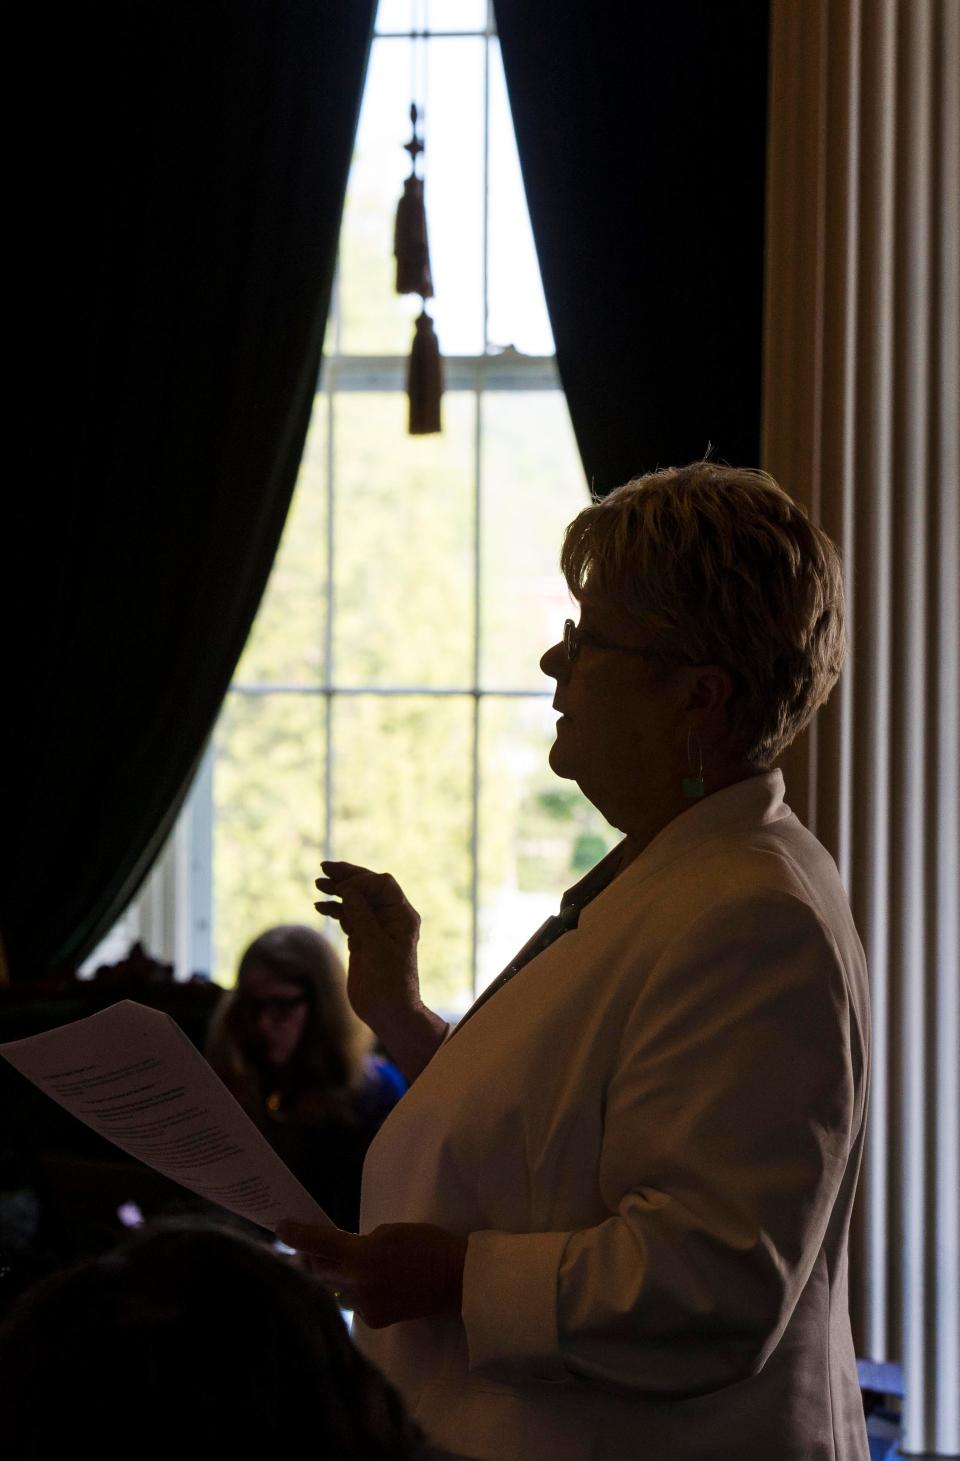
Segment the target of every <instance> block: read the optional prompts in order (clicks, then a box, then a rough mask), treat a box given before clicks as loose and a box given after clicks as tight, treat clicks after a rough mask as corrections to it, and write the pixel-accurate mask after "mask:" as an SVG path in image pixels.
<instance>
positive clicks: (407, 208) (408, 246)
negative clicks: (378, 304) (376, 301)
mask: <svg viewBox="0 0 960 1461" xmlns="http://www.w3.org/2000/svg"><path fill="white" fill-rule="evenodd" d="M393 252H394V254H395V255H396V259H397V293H398V294H419V295H420V296H421V298H422V299H431V298H432V297H433V279H432V277H431V274H430V245H429V244H428V242H427V212H426V209H425V207H424V205H423V178H418V177H414V175H413V174H412V173H411V175H410V176H409V177H408V178H407V179H406V180H405V182H404V184H403V197H402V198H401V199H400V202H399V203H398V204H397V221H396V224H395V225H394V230H393Z"/></svg>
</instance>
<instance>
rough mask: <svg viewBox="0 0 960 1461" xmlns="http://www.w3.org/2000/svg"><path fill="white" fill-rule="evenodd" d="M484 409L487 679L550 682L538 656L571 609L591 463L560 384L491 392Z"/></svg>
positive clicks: (503, 684)
mask: <svg viewBox="0 0 960 1461" xmlns="http://www.w3.org/2000/svg"><path fill="white" fill-rule="evenodd" d="M482 413H483V416H482V424H483V434H482V457H481V462H482V465H481V500H482V504H483V512H482V519H481V521H482V535H483V536H482V572H483V618H482V625H483V628H482V636H481V646H482V662H481V684H482V685H483V686H484V687H485V688H490V687H493V686H496V687H500V688H508V689H516V690H520V689H533V690H543V689H549V688H550V682H548V681H547V680H546V679H545V678H544V675H543V673H542V671H541V670H540V667H539V661H540V656H541V655H542V654H543V652H544V650H545V649H547V648H549V646H550V645H551V644H555V643H556V642H557V640H558V639H559V638H560V635H561V633H562V631H563V621H564V619H565V618H568V617H570V616H571V613H572V610H571V600H570V597H569V595H568V593H567V588H566V584H565V583H564V580H563V577H562V575H561V573H560V569H559V566H558V565H559V560H560V540H561V538H562V537H563V531H564V528H565V527H566V525H567V523H569V522H570V521H571V519H572V518H574V517H575V516H576V515H577V513H578V512H579V511H580V510H581V508H584V507H586V506H587V504H588V501H589V498H588V494H587V489H586V484H585V482H584V477H583V468H582V467H581V465H580V457H579V455H578V453H577V448H576V443H575V442H574V438H573V429H572V427H571V425H570V416H569V413H568V411H567V403H566V400H565V398H564V396H563V393H562V392H561V391H525V392H522V393H520V392H518V393H516V394H514V393H509V392H505V391H498V392H488V393H487V394H485V395H484V397H483V400H482ZM573 617H576V616H575V615H573Z"/></svg>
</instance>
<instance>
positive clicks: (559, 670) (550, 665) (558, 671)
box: [540, 639, 567, 680]
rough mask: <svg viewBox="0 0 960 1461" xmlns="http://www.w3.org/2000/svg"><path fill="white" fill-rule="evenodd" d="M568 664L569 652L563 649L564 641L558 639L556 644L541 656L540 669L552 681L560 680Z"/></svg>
mask: <svg viewBox="0 0 960 1461" xmlns="http://www.w3.org/2000/svg"><path fill="white" fill-rule="evenodd" d="M566 662H567V652H566V650H565V649H564V647H563V640H562V639H558V640H557V642H556V644H551V646H550V648H549V649H548V650H546V651H545V653H544V654H542V655H541V656H540V668H541V669H542V670H543V673H544V674H545V675H549V676H550V678H551V680H559V679H560V677H561V675H562V674H563V666H564V665H565V664H566Z"/></svg>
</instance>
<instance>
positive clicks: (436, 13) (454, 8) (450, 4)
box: [376, 0, 487, 31]
mask: <svg viewBox="0 0 960 1461" xmlns="http://www.w3.org/2000/svg"><path fill="white" fill-rule="evenodd" d="M486 23H487V0H380V4H379V5H378V7H377V20H376V28H377V30H378V31H410V30H419V29H420V28H421V27H422V26H424V25H425V26H426V29H427V30H461V31H462V30H483V29H484V27H485V26H486Z"/></svg>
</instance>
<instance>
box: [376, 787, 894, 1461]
mask: <svg viewBox="0 0 960 1461" xmlns="http://www.w3.org/2000/svg"><path fill="white" fill-rule="evenodd" d="M868 1050H869V1004H868V993H867V975H866V967H865V961H864V955H863V949H862V947H861V944H860V940H859V938H858V937H857V932H856V929H855V927H854V924H853V920H852V917H851V914H850V909H849V906H848V903H847V900H846V897H845V895H844V892H843V888H842V886H841V883H840V878H839V875H838V873H837V869H836V865H835V864H834V862H833V860H832V859H831V857H830V856H829V854H828V853H827V852H826V851H825V849H824V848H823V847H821V845H820V844H819V842H817V840H816V838H814V837H813V836H812V835H811V834H810V833H809V832H808V831H807V830H806V829H805V828H804V827H803V826H802V825H801V824H800V822H798V820H797V818H796V817H795V816H794V815H793V813H792V812H791V811H790V809H789V807H787V806H786V805H785V803H784V801H783V778H782V776H781V774H780V772H779V771H772V772H768V773H766V774H764V775H762V776H758V777H754V778H752V779H750V780H747V781H743V782H739V783H738V784H737V785H735V786H731V787H728V788H727V789H726V790H724V791H720V792H717V793H715V794H714V795H713V796H710V797H707V798H705V799H704V800H703V801H702V802H698V803H696V804H694V805H692V806H691V807H690V808H689V809H687V810H686V811H684V812H683V813H682V814H681V815H680V816H678V817H677V818H675V820H674V821H672V822H671V823H669V825H668V826H666V827H665V828H664V829H663V830H662V831H661V832H660V833H659V834H658V836H657V837H655V838H654V840H653V841H652V842H651V843H650V844H649V846H648V847H647V848H646V849H645V850H644V852H643V853H642V854H641V855H640V856H639V857H638V858H636V859H635V860H634V861H633V862H632V863H630V864H629V865H628V866H627V867H626V868H625V869H624V871H623V872H622V873H621V874H620V875H619V876H618V877H617V878H615V879H614V881H613V882H611V883H610V884H609V885H608V886H607V887H606V888H605V889H604V891H603V892H601V893H600V894H599V895H598V896H597V897H596V898H595V899H594V900H593V901H592V902H590V903H588V904H587V906H586V907H585V908H584V909H583V911H582V913H581V915H580V920H579V925H578V926H577V927H576V928H575V929H574V930H572V931H571V932H569V933H566V934H564V935H563V936H562V937H561V938H560V939H558V940H557V941H556V942H555V943H553V944H552V945H551V946H550V947H549V948H547V949H546V950H545V951H544V952H542V953H541V954H539V955H538V956H537V957H536V958H534V959H533V960H532V961H531V962H530V963H528V964H527V965H526V966H525V967H524V968H522V969H521V970H520V972H519V973H518V974H517V975H516V976H515V977H514V978H513V979H511V980H510V981H509V982H508V983H506V984H505V985H504V986H503V988H502V989H500V990H498V992H497V993H496V994H494V995H493V997H492V998H490V999H488V1000H487V1002H486V1003H485V1004H484V1005H483V1006H482V1008H479V1009H477V1010H476V1012H475V1013H474V1014H473V1015H472V1017H471V1018H470V1019H469V1020H468V1021H467V1022H466V1023H465V1024H464V1025H463V1028H462V1029H460V1028H458V1029H457V1030H455V1031H454V1033H453V1036H452V1038H450V1039H448V1040H447V1041H446V1043H445V1044H444V1045H442V1046H441V1047H440V1049H439V1050H438V1051H437V1053H436V1055H435V1056H434V1057H433V1059H432V1060H431V1062H430V1064H429V1065H428V1066H427V1068H426V1069H425V1070H424V1072H423V1073H422V1075H421V1076H420V1077H419V1078H418V1080H417V1081H416V1082H415V1084H414V1085H413V1086H412V1087H411V1089H410V1090H409V1092H408V1093H407V1094H406V1095H405V1096H404V1097H403V1098H402V1100H401V1101H400V1103H399V1104H398V1105H397V1106H396V1107H395V1108H394V1110H393V1112H392V1113H391V1114H390V1116H389V1117H388V1118H387V1120H386V1122H385V1123H384V1125H383V1127H382V1128H381V1130H380V1132H379V1134H378V1136H377V1137H376V1139H375V1141H374V1143H373V1145H372V1147H371V1148H370V1151H369V1153H368V1156H367V1161H366V1166H365V1169H364V1179H363V1200H362V1213H361V1231H363V1232H369V1231H370V1230H371V1229H372V1228H374V1227H376V1226H377V1225H378V1224H379V1223H383V1222H426V1223H437V1224H440V1225H441V1226H443V1227H447V1228H450V1229H452V1230H455V1231H457V1232H460V1233H467V1234H469V1235H470V1238H469V1244H468V1250H467V1260H466V1269H465V1274H464V1290H463V1310H462V1317H461V1318H460V1319H457V1318H453V1317H450V1318H437V1319H427V1320H417V1321H413V1322H409V1323H404V1324H395V1325H393V1326H392V1327H390V1328H389V1329H384V1330H380V1331H372V1330H369V1329H367V1328H366V1327H365V1326H364V1325H363V1324H361V1323H360V1322H359V1321H358V1322H357V1324H356V1335H357V1338H358V1341H359V1343H360V1344H361V1346H362V1348H363V1349H364V1351H365V1352H366V1353H367V1354H368V1355H369V1356H370V1358H371V1359H373V1360H374V1361H375V1363H377V1364H378V1365H379V1366H380V1367H381V1369H382V1370H384V1371H385V1373H386V1374H387V1375H388V1377H389V1378H390V1379H391V1380H392V1381H393V1382H394V1384H395V1385H397V1386H398V1388H399V1389H400V1391H401V1393H402V1394H403V1396H404V1398H405V1400H406V1402H407V1404H408V1406H409V1408H410V1409H411V1410H412V1412H413V1414H414V1416H415V1417H416V1419H417V1420H418V1421H419V1422H420V1424H421V1425H422V1426H423V1427H424V1429H425V1430H426V1431H427V1433H428V1435H429V1436H430V1437H431V1439H432V1440H433V1441H434V1442H435V1443H436V1444H437V1445H439V1446H441V1447H443V1448H444V1449H445V1450H447V1451H449V1452H452V1453H456V1454H457V1455H460V1456H465V1457H471V1458H479V1461H627V1458H629V1461H694V1458H696V1461H866V1458H867V1455H868V1451H867V1441H866V1431H865V1426H864V1420H863V1411H862V1407H861V1401H860V1392H859V1388H858V1384H857V1372H856V1362H855V1358H854V1350H853V1343H852V1340H851V1334H850V1323H849V1317H848V1309H847V1232H848V1227H849V1222H850V1209H851V1205H852V1203H853V1196H854V1190H855V1187H856V1181H857V1173H858V1169H859V1165H860V1155H861V1149H862V1146H863V1135H864V1112H865V1105H866V1096H867V1076H868Z"/></svg>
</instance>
